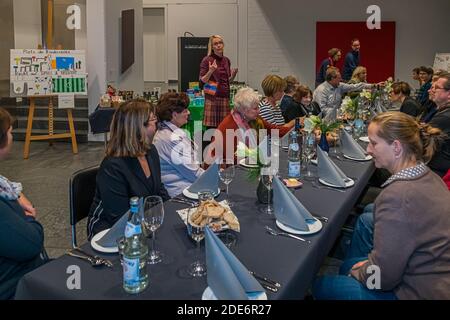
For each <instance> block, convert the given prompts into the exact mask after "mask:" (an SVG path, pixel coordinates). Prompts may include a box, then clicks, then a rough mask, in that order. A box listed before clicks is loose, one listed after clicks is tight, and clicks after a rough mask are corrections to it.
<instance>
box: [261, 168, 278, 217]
mask: <svg viewBox="0 0 450 320" xmlns="http://www.w3.org/2000/svg"><path fill="white" fill-rule="evenodd" d="M274 175H275V172H274V171H273V170H272V169H270V168H262V169H261V182H262V183H263V184H264V186H265V187H266V189H267V207H266V208H265V209H264V210H263V212H264V213H267V214H268V215H272V214H273V212H274V210H273V208H272V206H271V203H270V192H271V191H272V182H273V178H274Z"/></svg>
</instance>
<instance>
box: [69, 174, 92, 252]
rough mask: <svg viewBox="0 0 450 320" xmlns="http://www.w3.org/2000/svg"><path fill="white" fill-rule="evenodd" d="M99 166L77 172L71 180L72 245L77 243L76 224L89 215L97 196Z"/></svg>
mask: <svg viewBox="0 0 450 320" xmlns="http://www.w3.org/2000/svg"><path fill="white" fill-rule="evenodd" d="M98 169H99V166H94V167H89V168H85V169H82V170H80V171H77V172H75V173H74V174H73V175H72V177H71V178H70V182H69V205H70V225H71V226H72V246H73V247H77V243H76V224H77V223H78V222H79V221H81V220H83V219H84V218H86V217H87V216H88V215H89V210H90V208H91V205H92V201H93V200H94V196H95V188H96V179H97V172H98Z"/></svg>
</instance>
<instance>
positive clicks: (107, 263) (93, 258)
mask: <svg viewBox="0 0 450 320" xmlns="http://www.w3.org/2000/svg"><path fill="white" fill-rule="evenodd" d="M74 251H76V252H78V253H79V254H75V253H74ZM68 254H69V255H70V256H72V257H76V258H80V259H85V260H87V261H89V262H90V263H91V264H92V266H94V267H95V266H100V265H105V266H107V267H108V268H112V267H113V264H112V262H111V261H109V260H106V259H103V258H100V257H99V256H92V255H90V254H88V253H86V252H84V251H83V250H82V249H80V248H74V249H73V250H72V251H70V252H69V253H68ZM80 254H81V255H82V256H80Z"/></svg>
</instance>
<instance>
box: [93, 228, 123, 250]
mask: <svg viewBox="0 0 450 320" xmlns="http://www.w3.org/2000/svg"><path fill="white" fill-rule="evenodd" d="M109 230H110V229H106V230H103V231H101V232H99V233H97V234H96V235H95V236H94V237H93V238H92V240H91V247H92V249H94V250H95V251H98V252H103V253H117V252H119V248H118V247H110V248H107V247H102V246H101V245H99V244H98V243H97V241H99V240H100V239H101V238H103V236H104V235H105V234H107V233H108V231H109Z"/></svg>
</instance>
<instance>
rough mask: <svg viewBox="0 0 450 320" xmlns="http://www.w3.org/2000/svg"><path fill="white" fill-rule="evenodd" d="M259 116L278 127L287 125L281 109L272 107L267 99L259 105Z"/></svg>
mask: <svg viewBox="0 0 450 320" xmlns="http://www.w3.org/2000/svg"><path fill="white" fill-rule="evenodd" d="M259 115H260V116H261V118H263V119H264V120H266V121H267V122H269V123H271V124H274V125H277V126H284V125H285V121H284V117H283V113H282V112H281V109H280V107H279V106H276V107H275V108H274V107H272V105H271V104H270V103H269V102H268V101H267V100H266V99H263V100H262V101H261V102H260V103H259Z"/></svg>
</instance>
